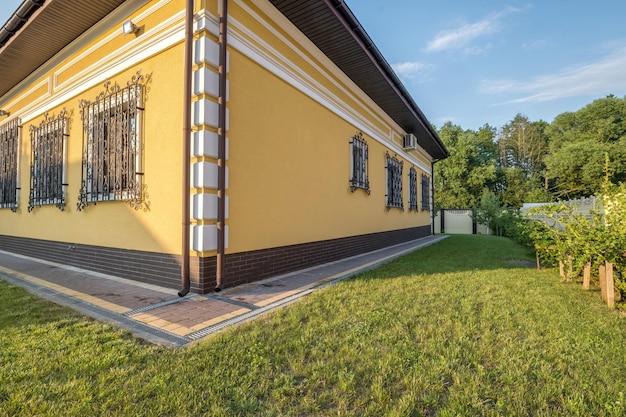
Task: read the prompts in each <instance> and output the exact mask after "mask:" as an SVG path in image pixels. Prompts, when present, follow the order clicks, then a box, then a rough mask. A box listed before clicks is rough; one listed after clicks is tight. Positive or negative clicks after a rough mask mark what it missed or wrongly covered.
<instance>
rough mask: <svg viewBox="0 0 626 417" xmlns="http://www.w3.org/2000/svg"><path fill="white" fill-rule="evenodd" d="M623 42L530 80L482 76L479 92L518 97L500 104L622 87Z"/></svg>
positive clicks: (624, 85)
mask: <svg viewBox="0 0 626 417" xmlns="http://www.w3.org/2000/svg"><path fill="white" fill-rule="evenodd" d="M625 72H626V46H624V45H622V46H621V47H620V48H619V49H616V50H614V51H613V52H612V53H611V54H609V55H607V56H605V57H603V58H602V59H600V60H598V61H596V62H592V63H585V64H580V65H577V66H572V67H568V68H564V69H562V70H560V71H558V72H557V73H555V74H545V75H540V76H536V77H533V78H531V79H530V80H526V81H523V80H485V81H483V82H482V83H481V85H480V89H479V91H480V92H481V93H483V94H515V95H517V96H518V97H517V98H514V99H512V100H508V101H506V102H504V103H500V104H509V103H528V102H545V101H552V100H557V99H561V98H565V97H576V96H599V95H604V94H611V93H620V92H624V91H625V90H626V77H625V76H624V73H625Z"/></svg>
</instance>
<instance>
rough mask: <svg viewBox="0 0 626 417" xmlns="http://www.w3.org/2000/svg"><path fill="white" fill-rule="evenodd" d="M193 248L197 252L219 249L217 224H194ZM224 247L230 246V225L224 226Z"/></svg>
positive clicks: (192, 231) (192, 232) (192, 233)
mask: <svg viewBox="0 0 626 417" xmlns="http://www.w3.org/2000/svg"><path fill="white" fill-rule="evenodd" d="M190 235H191V248H192V249H193V250H194V251H196V252H208V251H214V250H217V225H214V224H210V225H202V226H192V230H191V233H190ZM224 247H225V248H226V249H227V248H228V226H225V227H224Z"/></svg>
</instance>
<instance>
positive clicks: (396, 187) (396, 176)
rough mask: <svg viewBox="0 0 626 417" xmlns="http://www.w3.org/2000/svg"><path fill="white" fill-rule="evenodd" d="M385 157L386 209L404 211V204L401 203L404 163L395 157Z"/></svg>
mask: <svg viewBox="0 0 626 417" xmlns="http://www.w3.org/2000/svg"><path fill="white" fill-rule="evenodd" d="M386 157H387V166H386V167H385V168H386V170H387V196H386V197H387V208H388V209H390V208H400V209H404V202H403V201H402V165H403V164H404V162H402V161H400V160H399V159H398V158H397V157H396V156H393V157H392V156H390V155H389V153H387V155H386Z"/></svg>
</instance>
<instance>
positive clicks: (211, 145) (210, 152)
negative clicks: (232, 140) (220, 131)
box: [191, 130, 229, 160]
mask: <svg viewBox="0 0 626 417" xmlns="http://www.w3.org/2000/svg"><path fill="white" fill-rule="evenodd" d="M218 146H219V137H218V135H217V133H215V132H211V131H208V130H199V131H197V132H193V137H192V146H191V156H192V157H196V158H200V157H203V156H208V157H210V158H218V157H219V155H218ZM228 153H229V141H228V137H226V159H227V160H228Z"/></svg>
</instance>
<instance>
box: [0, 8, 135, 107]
mask: <svg viewBox="0 0 626 417" xmlns="http://www.w3.org/2000/svg"><path fill="white" fill-rule="evenodd" d="M124 1H125V0H98V1H94V0H71V1H67V0H24V1H23V2H22V4H21V5H20V6H19V7H18V9H17V10H16V11H15V13H14V14H13V15H12V16H11V18H9V20H8V21H7V22H6V23H5V24H4V25H3V26H2V27H1V28H0V74H1V76H0V97H1V96H2V95H4V94H6V93H7V92H8V91H10V90H11V89H12V88H13V87H14V86H16V85H17V84H19V83H20V82H21V81H22V80H24V79H25V78H26V77H28V75H29V74H31V73H32V72H33V71H35V70H36V69H37V68H39V67H40V66H41V65H43V64H44V63H45V62H46V61H48V60H49V59H50V58H52V57H53V56H54V55H56V54H57V53H58V52H59V51H61V50H62V49H63V48H64V47H65V46H67V45H68V44H69V43H70V42H72V41H73V40H74V39H76V38H77V37H79V36H80V35H81V34H83V33H84V32H85V31H86V30H87V29H89V28H90V27H92V26H93V25H94V24H96V23H97V22H98V21H100V20H101V19H103V18H104V17H105V16H106V15H108V14H109V13H111V12H112V11H113V10H115V9H116V8H117V7H118V6H120V5H121V4H122V3H124Z"/></svg>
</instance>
